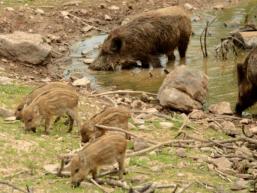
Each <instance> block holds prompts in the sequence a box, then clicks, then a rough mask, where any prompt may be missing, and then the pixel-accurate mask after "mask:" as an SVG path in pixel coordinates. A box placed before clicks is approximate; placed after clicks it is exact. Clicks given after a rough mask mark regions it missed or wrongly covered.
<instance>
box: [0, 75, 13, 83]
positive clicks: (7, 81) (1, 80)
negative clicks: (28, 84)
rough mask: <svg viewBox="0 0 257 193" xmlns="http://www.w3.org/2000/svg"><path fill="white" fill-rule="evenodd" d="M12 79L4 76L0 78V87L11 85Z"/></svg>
mask: <svg viewBox="0 0 257 193" xmlns="http://www.w3.org/2000/svg"><path fill="white" fill-rule="evenodd" d="M12 81H13V80H12V79H10V78H8V77H5V76H0V85H8V84H12Z"/></svg>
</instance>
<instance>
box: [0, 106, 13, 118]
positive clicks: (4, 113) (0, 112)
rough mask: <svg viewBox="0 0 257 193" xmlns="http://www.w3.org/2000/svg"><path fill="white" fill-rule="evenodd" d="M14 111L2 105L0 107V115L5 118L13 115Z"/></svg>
mask: <svg viewBox="0 0 257 193" xmlns="http://www.w3.org/2000/svg"><path fill="white" fill-rule="evenodd" d="M13 115H14V113H13V112H12V111H10V110H8V109H6V108H4V107H0V117H3V118H7V117H11V116H13Z"/></svg>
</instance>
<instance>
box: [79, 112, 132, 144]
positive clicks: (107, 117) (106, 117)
mask: <svg viewBox="0 0 257 193" xmlns="http://www.w3.org/2000/svg"><path fill="white" fill-rule="evenodd" d="M129 118H130V113H129V111H128V110H127V109H125V108H121V107H107V108H105V109H104V110H103V111H102V112H100V113H98V114H96V115H95V116H93V117H92V118H91V119H90V120H89V122H85V123H84V124H83V125H82V127H81V130H80V134H81V141H82V143H87V142H89V141H94V140H95V139H96V138H98V137H100V136H102V135H104V134H105V130H103V129H99V128H96V127H95V125H96V124H99V125H105V126H111V127H119V128H122V129H124V130H128V119H129Z"/></svg>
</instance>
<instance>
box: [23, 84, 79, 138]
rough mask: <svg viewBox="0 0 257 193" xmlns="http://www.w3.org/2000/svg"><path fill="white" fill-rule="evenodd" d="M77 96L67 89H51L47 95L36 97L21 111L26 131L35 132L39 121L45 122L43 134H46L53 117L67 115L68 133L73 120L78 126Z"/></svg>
mask: <svg viewBox="0 0 257 193" xmlns="http://www.w3.org/2000/svg"><path fill="white" fill-rule="evenodd" d="M78 101H79V96H78V94H77V93H76V92H75V91H71V90H67V89H62V88H60V89H52V90H50V91H49V92H48V93H43V94H42V95H39V96H37V97H36V98H35V99H34V100H33V101H32V102H31V103H30V104H29V105H28V106H26V107H25V108H24V109H23V110H22V118H23V121H24V123H25V130H26V131H29V130H31V131H33V132H36V127H37V126H38V125H39V124H40V122H41V120H44V121H45V133H46V134H48V130H49V128H51V125H52V118H53V117H54V116H61V115H63V114H65V113H66V114H67V115H68V116H69V118H70V125H69V130H68V132H71V131H72V128H73V123H74V120H75V121H76V122H77V124H78V126H80V124H79V119H78V113H77V106H78Z"/></svg>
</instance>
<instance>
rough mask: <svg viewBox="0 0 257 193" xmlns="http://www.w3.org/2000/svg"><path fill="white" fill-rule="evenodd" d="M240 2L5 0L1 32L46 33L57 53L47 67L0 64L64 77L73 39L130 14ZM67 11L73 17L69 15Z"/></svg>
mask: <svg viewBox="0 0 257 193" xmlns="http://www.w3.org/2000/svg"><path fill="white" fill-rule="evenodd" d="M238 2H239V0H233V1H222V0H219V1H214V0H210V1H208V0H202V1H199V0H179V1H176V0H174V1H170V0H127V1H124V0H112V1H111V0H102V1H91V0H85V1H67V0H61V1H58V2H57V1H52V0H45V1H39V0H31V1H30V0H21V1H18V2H17V1H15V0H4V1H1V4H0V33H12V32H13V31H25V32H31V33H39V34H42V35H43V36H44V37H46V39H47V41H48V43H49V44H50V45H51V46H52V47H53V52H52V60H51V62H50V63H49V65H47V66H36V67H35V66H31V65H27V64H21V63H20V62H15V61H8V60H0V67H2V68H5V71H6V74H7V76H8V77H10V78H15V79H17V78H18V79H20V80H23V81H35V80H37V81H40V80H41V79H44V78H46V77H51V79H52V80H55V79H60V78H62V70H60V69H59V65H61V64H63V63H66V62H69V61H68V58H67V56H68V54H69V46H70V45H71V44H72V43H73V42H75V41H77V40H81V39H83V38H85V37H87V36H91V35H92V34H96V33H99V32H101V31H103V32H108V31H110V30H111V29H113V28H114V27H116V26H118V25H120V24H121V22H122V21H123V20H124V19H125V18H126V17H127V16H130V15H134V14H138V13H141V12H142V11H147V10H152V9H157V8H161V7H167V6H172V5H180V6H183V5H184V4H185V3H190V4H191V5H192V6H193V7H194V8H195V10H196V11H197V10H198V11H199V10H203V9H212V8H213V7H214V6H216V5H222V6H224V7H225V6H231V5H234V4H236V3H238ZM67 12H68V13H69V16H65V14H66V13H67ZM105 15H108V16H110V18H111V19H110V21H109V20H108V21H107V20H105V19H104V17H105ZM87 26H92V27H93V30H90V31H83V28H85V27H87ZM94 29H95V30H94ZM17 72H19V73H17Z"/></svg>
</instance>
